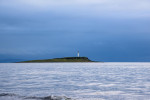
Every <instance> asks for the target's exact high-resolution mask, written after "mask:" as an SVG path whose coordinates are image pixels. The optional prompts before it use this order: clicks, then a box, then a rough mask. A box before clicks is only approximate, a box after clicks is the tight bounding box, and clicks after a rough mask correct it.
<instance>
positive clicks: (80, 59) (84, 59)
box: [19, 57, 94, 63]
mask: <svg viewBox="0 0 150 100" xmlns="http://www.w3.org/2000/svg"><path fill="white" fill-rule="evenodd" d="M34 62H35V63H36V62H37V63H38V62H39V63H44V62H94V61H91V60H89V59H88V58H87V57H64V58H54V59H43V60H30V61H23V62H19V63H34Z"/></svg>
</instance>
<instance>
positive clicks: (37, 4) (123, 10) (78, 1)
mask: <svg viewBox="0 0 150 100" xmlns="http://www.w3.org/2000/svg"><path fill="white" fill-rule="evenodd" d="M0 6H3V7H6V8H7V7H8V8H9V9H10V10H11V9H15V10H17V11H20V12H21V11H27V13H29V12H32V13H35V12H46V13H48V12H50V13H51V12H54V13H59V14H60V15H61V14H66V15H69V14H70V15H74V16H87V15H88V16H92V17H96V16H98V17H100V16H105V17H106V16H111V17H112V16H113V17H118V16H125V17H149V16H150V12H149V11H150V1H149V0H113V1H112V0H13V1H12V0H2V1H1V4H0Z"/></svg>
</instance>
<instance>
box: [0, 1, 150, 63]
mask: <svg viewBox="0 0 150 100" xmlns="http://www.w3.org/2000/svg"><path fill="white" fill-rule="evenodd" d="M78 50H79V51H80V55H81V56H87V57H89V58H90V59H92V60H97V61H105V62H112V61H115V62H129V61H130V62H132V61H133V62H134V61H141V62H143V61H150V0H0V62H14V61H21V60H30V59H47V58H57V57H67V56H76V55H77V54H76V53H77V51H78Z"/></svg>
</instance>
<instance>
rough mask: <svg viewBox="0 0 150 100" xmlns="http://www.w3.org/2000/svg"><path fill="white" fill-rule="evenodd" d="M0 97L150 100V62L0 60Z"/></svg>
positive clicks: (15, 99)
mask: <svg viewBox="0 0 150 100" xmlns="http://www.w3.org/2000/svg"><path fill="white" fill-rule="evenodd" d="M0 100H150V63H0Z"/></svg>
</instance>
